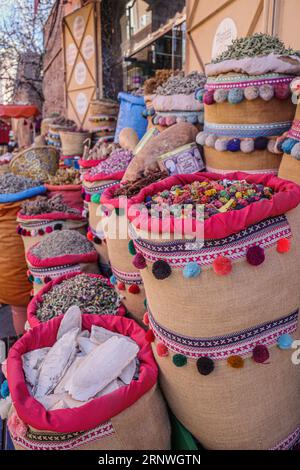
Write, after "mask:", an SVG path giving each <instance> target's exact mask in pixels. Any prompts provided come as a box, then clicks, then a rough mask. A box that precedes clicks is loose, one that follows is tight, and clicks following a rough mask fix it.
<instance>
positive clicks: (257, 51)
mask: <svg viewBox="0 0 300 470" xmlns="http://www.w3.org/2000/svg"><path fill="white" fill-rule="evenodd" d="M272 53H273V54H277V55H283V56H291V55H296V56H298V57H300V51H297V50H294V49H291V48H286V47H285V45H284V43H283V42H282V41H281V40H280V39H279V38H278V37H276V36H270V35H269V34H263V33H256V34H254V35H253V36H247V37H244V38H239V39H235V40H234V41H233V42H232V43H231V44H230V46H229V47H228V48H227V49H226V51H224V52H223V53H222V54H220V55H219V56H218V57H216V58H215V59H214V60H213V61H212V63H213V64H216V63H218V62H222V61H223V60H229V59H242V58H243V57H259V56H266V55H268V54H272Z"/></svg>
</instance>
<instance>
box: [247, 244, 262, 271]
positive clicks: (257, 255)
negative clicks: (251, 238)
mask: <svg viewBox="0 0 300 470" xmlns="http://www.w3.org/2000/svg"><path fill="white" fill-rule="evenodd" d="M246 258H247V261H248V263H249V264H252V266H259V265H260V264H262V263H263V262H264V261H265V251H264V249H263V248H261V247H260V246H257V245H255V246H250V248H248V251H247V254H246Z"/></svg>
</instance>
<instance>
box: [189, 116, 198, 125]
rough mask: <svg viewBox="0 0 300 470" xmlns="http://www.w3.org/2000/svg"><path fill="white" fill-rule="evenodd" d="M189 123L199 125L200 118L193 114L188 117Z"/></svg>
mask: <svg viewBox="0 0 300 470" xmlns="http://www.w3.org/2000/svg"><path fill="white" fill-rule="evenodd" d="M187 122H189V123H190V124H197V122H198V116H197V115H196V114H192V115H191V116H187Z"/></svg>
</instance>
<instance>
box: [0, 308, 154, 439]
mask: <svg viewBox="0 0 300 470" xmlns="http://www.w3.org/2000/svg"><path fill="white" fill-rule="evenodd" d="M62 318H63V315H61V316H59V317H56V318H53V319H52V320H50V321H48V322H46V323H42V324H40V325H39V326H36V327H35V328H33V329H32V330H30V331H28V332H27V333H25V334H24V335H23V336H22V338H20V339H19V340H18V341H17V342H16V343H15V344H14V346H13V347H12V348H11V349H10V351H9V355H8V360H7V370H8V384H9V389H10V393H11V396H12V401H13V403H14V407H15V409H16V412H17V414H18V416H19V417H20V419H21V420H23V421H24V422H25V423H26V424H28V425H30V426H32V427H33V428H36V429H40V430H45V431H52V432H60V433H68V432H69V433H72V432H78V431H87V430H90V429H93V428H95V427H97V426H99V425H100V424H102V423H105V422H106V421H108V420H110V419H111V418H113V417H114V416H117V415H118V414H120V413H121V412H122V411H124V410H125V409H127V408H129V407H130V406H131V405H133V404H134V403H135V402H136V401H138V400H139V399H140V398H141V397H142V396H143V395H144V394H145V393H147V392H148V391H149V390H150V389H151V388H152V387H153V386H154V385H155V384H156V382H157V374H158V370H157V365H156V363H155V360H154V357H153V353H152V350H151V346H150V345H149V343H148V342H147V341H146V339H145V331H144V330H143V329H142V328H141V327H140V326H139V325H138V324H137V323H136V322H135V321H134V320H130V319H128V318H124V317H118V316H111V315H103V316H97V315H82V326H83V329H88V330H90V329H91V326H92V325H98V326H101V327H103V328H106V329H108V330H110V331H115V332H117V333H120V334H123V335H124V336H129V337H131V338H132V339H133V340H134V341H136V343H137V344H138V346H139V347H140V351H139V353H138V359H139V361H140V373H139V378H138V380H133V381H132V382H131V383H130V384H129V385H125V386H124V387H122V388H120V389H119V390H115V391H114V392H112V393H110V394H108V395H105V396H103V397H100V398H95V399H94V400H92V401H90V402H88V403H86V404H85V405H83V406H81V407H79V408H73V409H64V410H54V411H47V410H46V409H45V408H44V407H43V405H41V404H40V403H39V402H38V401H37V400H35V398H33V397H32V396H31V395H30V394H29V391H28V388H27V385H26V382H25V377H24V372H23V366H22V355H23V354H24V353H26V352H29V351H32V350H34V349H38V348H43V347H49V346H52V345H53V344H54V342H55V340H56V335H57V331H58V328H59V325H60V322H61V320H62ZM145 413H147V410H145ZM142 418H143V417H142V416H141V419H142ZM128 431H129V432H130V430H128Z"/></svg>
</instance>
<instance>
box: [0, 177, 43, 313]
mask: <svg viewBox="0 0 300 470" xmlns="http://www.w3.org/2000/svg"><path fill="white" fill-rule="evenodd" d="M43 192H45V188H44V187H43V186H41V187H37V188H32V189H30V190H27V191H24V192H22V193H18V194H4V195H0V303H2V304H9V305H15V306H26V305H27V304H28V302H29V300H30V291H31V285H30V283H29V282H28V279H27V274H26V271H27V266H26V261H25V253H24V247H23V243H22V240H21V238H20V236H19V235H18V233H17V222H16V217H17V213H18V212H19V210H20V207H21V202H22V201H23V200H25V199H26V198H31V197H34V196H37V195H39V194H42V193H43ZM5 201H6V202H5Z"/></svg>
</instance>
